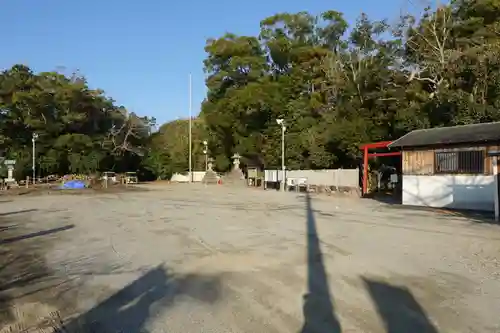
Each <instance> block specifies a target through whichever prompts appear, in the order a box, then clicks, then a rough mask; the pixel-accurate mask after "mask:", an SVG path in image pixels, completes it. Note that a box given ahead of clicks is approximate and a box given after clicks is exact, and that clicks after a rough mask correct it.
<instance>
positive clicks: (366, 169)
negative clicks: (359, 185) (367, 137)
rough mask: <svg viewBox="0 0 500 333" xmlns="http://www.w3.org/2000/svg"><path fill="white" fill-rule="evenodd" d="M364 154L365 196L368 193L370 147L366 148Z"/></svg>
mask: <svg viewBox="0 0 500 333" xmlns="http://www.w3.org/2000/svg"><path fill="white" fill-rule="evenodd" d="M364 148H365V149H364V152H363V193H362V194H363V195H365V194H366V192H368V147H367V146H365V147H364Z"/></svg>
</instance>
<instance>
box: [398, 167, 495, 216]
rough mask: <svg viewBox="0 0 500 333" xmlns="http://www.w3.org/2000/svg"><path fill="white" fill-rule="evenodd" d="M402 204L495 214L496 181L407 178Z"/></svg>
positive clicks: (486, 178) (478, 177) (488, 178)
mask: <svg viewBox="0 0 500 333" xmlns="http://www.w3.org/2000/svg"><path fill="white" fill-rule="evenodd" d="M403 205H414V206H428V207H441V208H455V209H471V210H482V211H494V210H495V178H494V176H485V175H470V176H469V175H456V176H455V175H433V176H412V175H404V176H403Z"/></svg>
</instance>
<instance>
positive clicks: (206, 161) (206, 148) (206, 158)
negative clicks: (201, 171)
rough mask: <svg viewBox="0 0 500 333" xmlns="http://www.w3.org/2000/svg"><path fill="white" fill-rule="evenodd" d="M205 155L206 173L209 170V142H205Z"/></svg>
mask: <svg viewBox="0 0 500 333" xmlns="http://www.w3.org/2000/svg"><path fill="white" fill-rule="evenodd" d="M203 154H205V172H206V171H207V170H208V155H207V154H208V142H207V140H205V141H203Z"/></svg>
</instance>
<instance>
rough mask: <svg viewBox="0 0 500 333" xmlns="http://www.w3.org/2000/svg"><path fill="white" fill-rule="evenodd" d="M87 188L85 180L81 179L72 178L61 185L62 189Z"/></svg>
mask: <svg viewBox="0 0 500 333" xmlns="http://www.w3.org/2000/svg"><path fill="white" fill-rule="evenodd" d="M82 188H85V182H83V181H81V180H70V181H69V182H66V183H64V184H62V185H61V189H82Z"/></svg>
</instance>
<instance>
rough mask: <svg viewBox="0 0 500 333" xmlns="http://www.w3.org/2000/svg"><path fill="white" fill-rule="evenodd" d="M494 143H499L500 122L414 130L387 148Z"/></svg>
mask: <svg viewBox="0 0 500 333" xmlns="http://www.w3.org/2000/svg"><path fill="white" fill-rule="evenodd" d="M495 141H496V142H500V122H494V123H482V124H473V125H462V126H452V127H435V128H429V129H421V130H415V131H412V132H410V133H408V134H406V135H404V136H402V137H401V138H399V139H397V140H395V141H394V142H392V143H391V144H390V145H389V146H388V147H389V148H404V147H424V146H435V145H448V144H458V143H485V142H495Z"/></svg>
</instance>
